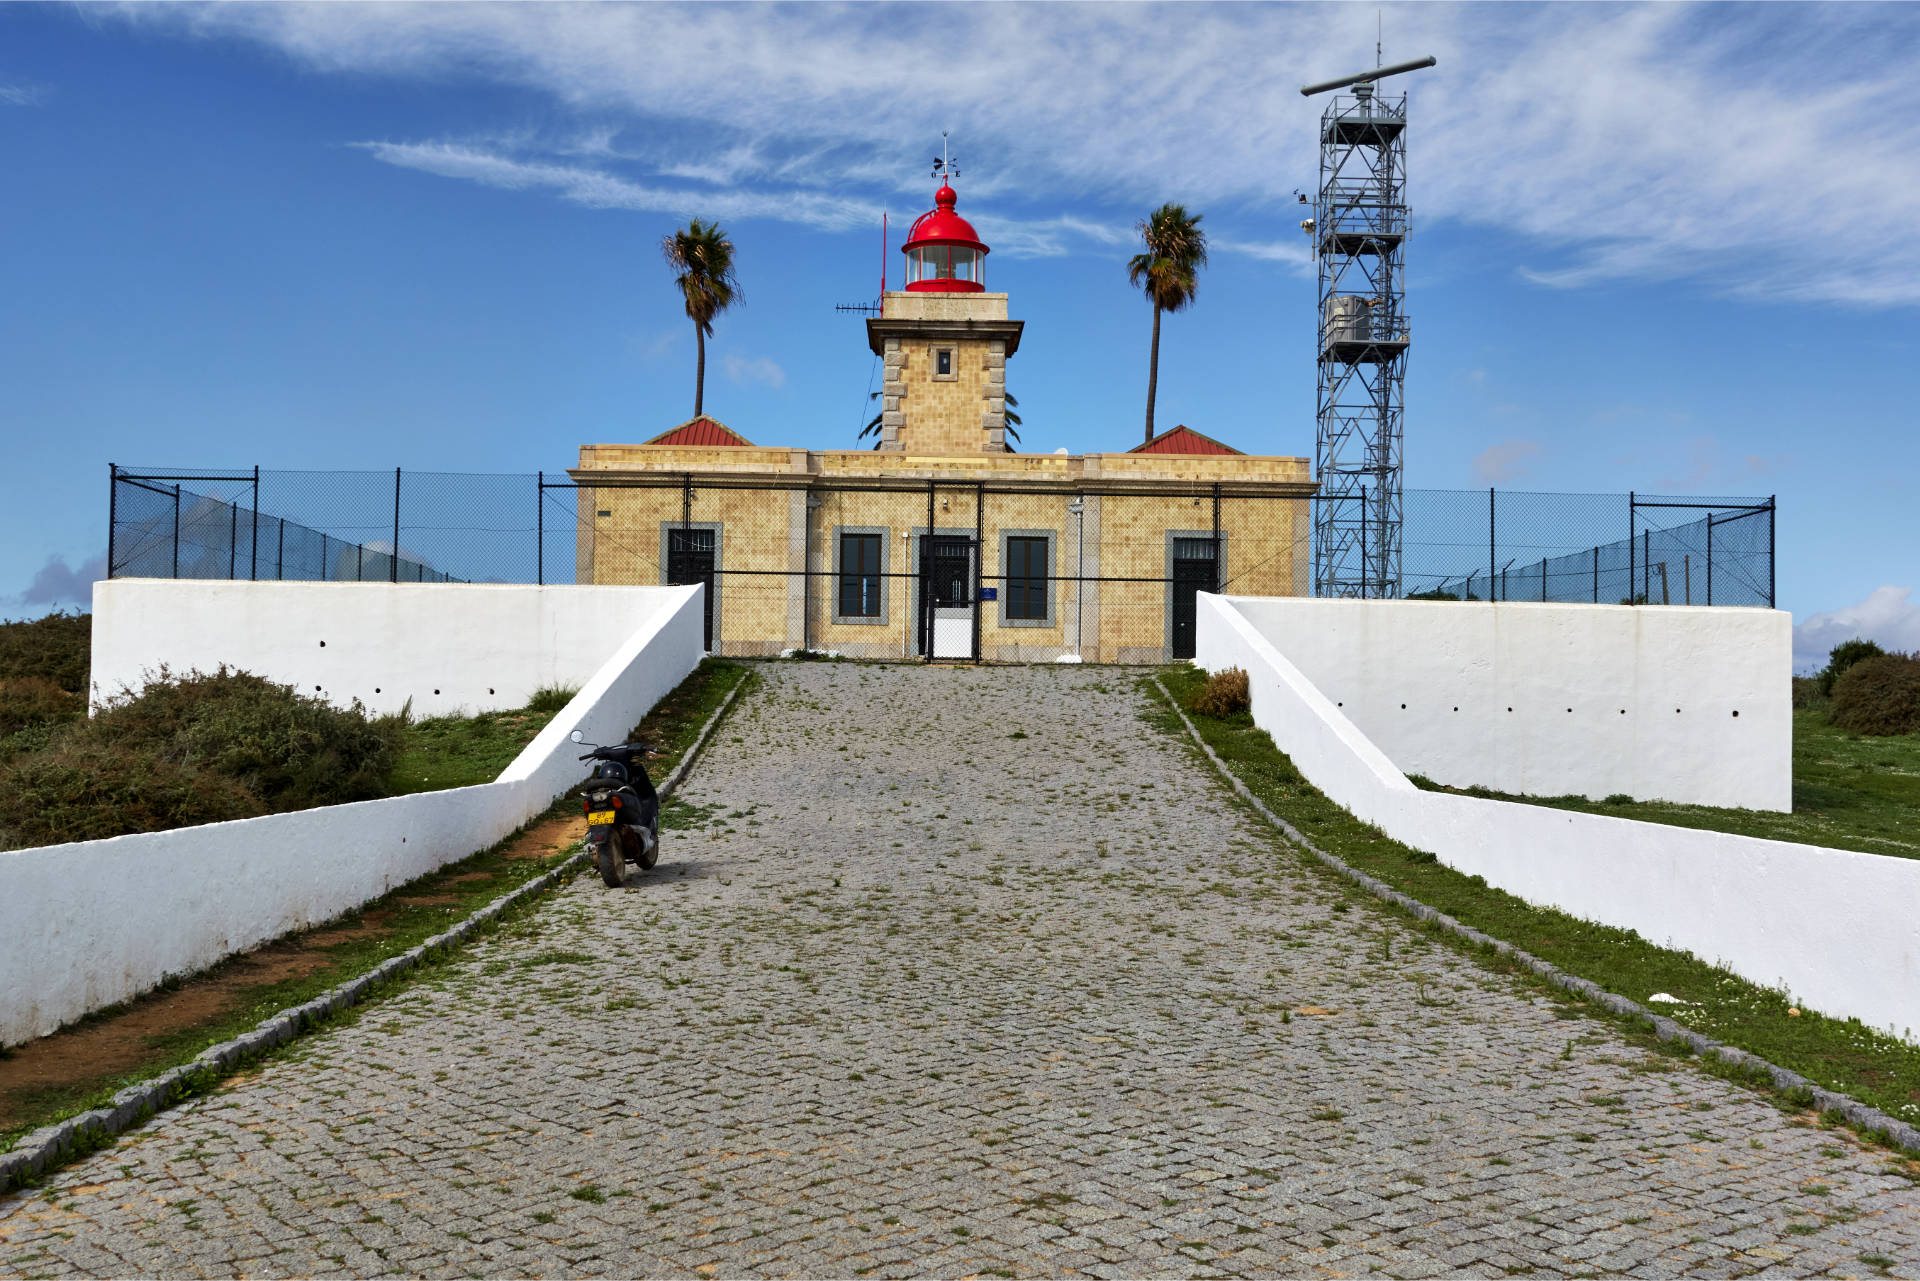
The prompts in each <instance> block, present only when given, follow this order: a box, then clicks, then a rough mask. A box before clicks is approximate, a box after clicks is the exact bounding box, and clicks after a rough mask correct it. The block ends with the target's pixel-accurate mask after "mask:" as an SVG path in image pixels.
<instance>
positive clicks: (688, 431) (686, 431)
mask: <svg viewBox="0 0 1920 1281" xmlns="http://www.w3.org/2000/svg"><path fill="white" fill-rule="evenodd" d="M646 443H647V444H649V445H749V446H750V445H752V444H753V442H752V441H750V440H748V439H747V438H746V437H745V436H742V435H741V434H740V433H739V432H737V431H735V430H734V429H733V428H731V427H729V426H727V425H726V424H725V423H723V422H721V421H719V420H718V419H716V418H709V417H707V416H706V415H705V414H702V415H700V417H698V418H689V419H687V421H685V422H683V423H681V424H680V425H679V426H678V427H674V428H671V429H669V430H667V431H663V432H661V433H660V434H659V435H658V436H655V437H654V438H653V439H652V440H650V441H648V442H646Z"/></svg>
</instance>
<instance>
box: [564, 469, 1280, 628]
mask: <svg viewBox="0 0 1920 1281" xmlns="http://www.w3.org/2000/svg"><path fill="white" fill-rule="evenodd" d="M1116 464H1117V465H1116ZM687 472H692V473H693V474H694V477H695V488H694V496H693V507H692V512H691V519H692V521H693V523H694V524H695V525H696V526H714V525H717V526H718V527H719V531H718V532H719V539H718V544H719V561H720V569H721V571H722V573H721V575H720V583H719V591H718V596H717V611H716V613H717V620H716V621H717V626H718V636H717V647H718V648H719V649H720V650H721V652H723V653H729V654H742V655H750V654H774V653H778V652H780V651H781V650H783V649H790V648H798V647H800V646H801V645H802V644H808V645H811V646H812V647H813V648H815V649H834V650H839V651H840V652H842V653H845V654H848V655H850V656H854V657H876V658H882V657H906V656H910V655H913V654H916V653H918V650H919V645H918V636H917V631H916V628H917V621H918V618H917V607H918V582H917V580H916V579H915V578H914V577H913V576H912V575H913V574H914V572H915V569H916V565H917V561H916V551H917V542H916V540H915V539H914V538H913V537H912V535H915V534H917V533H920V532H923V531H924V530H925V528H926V524H927V497H926V492H925V490H924V488H921V489H918V490H908V491H905V492H886V491H876V490H870V489H862V490H844V489H827V488H824V486H827V485H832V484H834V483H836V482H843V483H859V482H863V481H864V482H869V483H871V482H876V481H886V480H894V481H897V482H899V483H902V484H917V485H920V486H924V485H925V483H926V481H927V480H928V479H929V478H932V479H934V480H936V481H937V482H943V483H942V484H939V485H937V486H936V507H937V510H936V513H935V525H936V528H937V529H938V530H939V531H941V532H948V531H951V532H954V533H961V534H965V535H967V536H969V537H971V536H972V534H973V532H974V529H975V524H976V511H975V503H976V497H975V491H974V490H973V488H972V486H973V485H974V484H976V483H988V484H1002V485H1004V484H1009V483H1011V484H1016V485H1017V484H1025V485H1038V486H1040V488H1037V489H1032V490H1026V491H1022V492H1015V493H988V494H986V495H985V503H986V507H985V511H984V513H980V514H979V520H980V524H981V526H982V527H983V532H984V535H985V537H984V538H983V540H982V543H983V546H982V549H981V556H982V560H981V573H982V575H983V578H984V581H985V585H987V586H991V587H994V588H996V589H997V592H998V597H999V599H998V600H995V601H983V602H981V604H980V644H981V656H982V657H983V658H986V659H988V660H995V661H1048V660H1051V659H1053V658H1055V657H1058V656H1059V655H1060V654H1062V653H1068V652H1072V651H1073V650H1074V649H1075V648H1076V642H1077V648H1078V649H1079V652H1080V653H1081V654H1082V655H1083V656H1084V657H1085V658H1086V659H1087V660H1088V661H1092V662H1133V663H1138V662H1160V661H1164V660H1165V658H1166V657H1167V656H1168V655H1167V645H1168V616H1167V600H1168V596H1169V589H1168V586H1167V584H1166V583H1165V582H1164V581H1159V580H1164V579H1165V578H1166V577H1167V576H1168V573H1169V549H1168V536H1169V531H1174V532H1176V533H1177V532H1181V531H1186V532H1190V533H1194V534H1204V533H1206V532H1208V531H1210V530H1211V528H1212V522H1213V505H1212V498H1211V494H1210V493H1202V494H1201V495H1200V496H1199V498H1198V501H1197V502H1196V500H1195V495H1194V489H1195V486H1196V484H1200V485H1206V484H1210V483H1211V482H1212V481H1213V480H1214V479H1219V480H1221V481H1222V482H1224V483H1225V484H1226V488H1225V490H1224V493H1225V495H1226V496H1225V497H1223V499H1222V502H1221V513H1220V527H1221V533H1222V542H1223V556H1224V565H1223V567H1222V568H1223V571H1224V578H1225V581H1224V584H1223V586H1224V589H1225V590H1226V591H1229V592H1232V593H1236V594H1243V595H1256V596H1267V595H1301V594H1305V593H1306V592H1307V591H1308V590H1309V589H1310V581H1309V577H1308V564H1307V546H1308V543H1307V540H1308V537H1309V532H1310V529H1311V526H1312V515H1311V512H1310V510H1309V507H1310V504H1309V502H1308V501H1307V495H1309V494H1310V493H1311V488H1312V487H1311V486H1310V485H1308V484H1306V483H1305V481H1306V478H1307V464H1306V460H1304V459H1299V458H1281V457H1255V456H1238V455H1206V456H1193V457H1185V456H1169V455H1091V456H1085V457H1080V456H1071V457H1070V456H1065V455H1021V454H1001V455H987V454H982V453H977V452H976V453H972V454H959V455H944V456H943V455H938V454H926V455H914V454H902V453H874V452H870V451H865V450H857V451H856V450H848V451H828V452H814V453H809V452H808V451H804V450H788V449H768V448H758V447H756V448H753V449H741V448H719V447H715V448H706V449H679V448H671V447H660V446H639V445H628V446H621V445H595V446H586V447H583V448H582V450H581V466H580V467H579V468H577V469H575V471H574V473H573V475H574V477H575V479H576V480H578V481H580V482H581V483H582V485H583V488H582V489H581V490H580V494H579V502H580V506H579V511H580V516H581V527H580V557H579V566H580V577H581V580H582V581H584V582H594V583H640V584H655V583H659V582H662V581H664V578H663V570H664V567H665V559H666V551H665V548H666V540H665V536H664V534H663V528H664V527H665V526H667V525H678V524H679V522H680V520H681V515H682V513H681V505H682V487H681V477H682V475H683V474H685V473H687ZM596 474H607V475H609V476H610V477H618V478H620V479H622V480H626V481H629V482H634V481H647V480H657V481H659V482H661V484H660V486H659V487H657V488H633V487H627V486H616V485H602V486H593V485H592V483H591V482H592V481H593V479H594V478H595V476H596ZM749 479H752V480H755V481H757V482H758V483H761V484H776V483H777V484H780V485H783V486H785V488H781V489H764V488H763V489H744V488H726V487H725V485H726V483H727V482H735V483H739V482H743V481H747V480H749ZM1256 481H1258V482H1264V484H1263V485H1262V489H1261V491H1260V492H1261V494H1262V496H1258V497H1255V496H1248V495H1246V494H1244V493H1243V492H1236V487H1238V488H1239V489H1242V490H1243V489H1244V487H1245V486H1246V485H1247V484H1248V483H1249V482H1256ZM1076 482H1086V483H1089V484H1115V483H1122V482H1125V483H1126V484H1127V485H1128V488H1130V489H1133V488H1137V489H1138V490H1139V491H1140V492H1137V493H1136V492H1130V493H1126V494H1112V493H1108V494H1088V495H1086V497H1085V499H1084V504H1085V505H1084V515H1083V517H1082V518H1081V521H1080V522H1078V523H1077V522H1076V521H1075V519H1074V517H1073V516H1072V515H1071V514H1070V512H1069V511H1068V504H1069V503H1070V502H1071V501H1072V500H1073V498H1074V496H1075V490H1074V488H1073V486H1074V485H1075V483H1076ZM1168 491H1173V492H1168ZM809 498H811V499H813V500H814V502H815V503H816V505H815V506H813V507H811V508H809V507H808V500H809ZM603 511H604V512H607V513H609V514H608V515H605V516H602V515H600V514H599V513H600V512H603ZM1077 525H1078V526H1083V527H1084V537H1085V548H1084V550H1083V549H1081V548H1080V547H1079V546H1078V544H1077V539H1078V537H1079V533H1080V530H1079V528H1077ZM849 528H855V529H877V530H880V531H883V536H884V541H885V546H886V553H885V559H884V562H883V565H884V571H885V573H886V574H887V575H888V578H887V580H886V583H885V587H884V591H883V600H884V616H883V621H882V622H878V623H868V622H845V621H843V622H835V621H834V618H835V611H836V607H837V599H836V598H837V594H838V593H837V588H838V582H837V579H836V578H835V576H834V567H835V559H834V557H835V547H836V544H837V541H838V540H837V538H836V537H835V535H836V533H837V532H838V531H841V530H843V529H849ZM1009 530H1017V531H1022V532H1045V533H1047V534H1050V535H1051V537H1052V544H1051V547H1052V553H1053V563H1052V566H1051V573H1050V578H1051V580H1052V581H1051V582H1050V585H1049V595H1050V600H1051V617H1050V618H1048V619H1047V620H1045V622H1044V624H1043V625H1039V626H1031V625H1014V624H1013V623H1012V622H1011V621H1010V620H1005V619H1004V618H1003V610H1004V608H1005V606H1006V603H1007V598H1008V592H1007V590H1006V584H1005V582H1004V581H1003V580H1002V576H1003V575H1004V574H1005V572H1006V569H1007V567H1006V566H1005V565H1003V563H1002V548H1003V546H1004V541H1003V535H1004V534H1005V533H1006V532H1007V531H1009ZM803 567H805V568H806V569H808V570H810V571H811V574H810V576H809V577H808V578H807V579H806V581H805V583H804V586H803V583H802V578H801V575H800V574H799V572H798V571H800V570H801V569H802V568H803ZM743 570H751V571H761V572H755V573H740V572H736V571H743ZM769 571H770V572H769ZM1079 575H1084V576H1085V577H1087V578H1104V579H1108V580H1112V579H1150V580H1155V581H1149V582H1137V583H1131V582H1115V581H1103V582H1099V583H1087V584H1085V585H1081V584H1077V583H1074V582H1069V581H1061V580H1062V579H1063V578H1066V579H1072V578H1074V577H1076V576H1079ZM803 596H804V604H803Z"/></svg>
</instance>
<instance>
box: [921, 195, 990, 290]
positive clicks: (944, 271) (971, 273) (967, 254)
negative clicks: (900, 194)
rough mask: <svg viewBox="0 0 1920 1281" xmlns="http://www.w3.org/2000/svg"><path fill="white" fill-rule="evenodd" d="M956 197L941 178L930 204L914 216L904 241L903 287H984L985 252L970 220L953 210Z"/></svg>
mask: <svg viewBox="0 0 1920 1281" xmlns="http://www.w3.org/2000/svg"><path fill="white" fill-rule="evenodd" d="M958 200H959V197H958V196H956V195H955V194H954V190H953V188H952V187H951V186H950V185H948V184H947V183H945V182H942V183H941V184H940V190H938V191H936V192H934V193H933V203H934V208H933V210H932V211H931V212H929V213H923V214H921V215H920V217H919V218H917V219H915V220H914V224H913V228H912V230H910V231H908V232H907V243H906V244H904V245H901V246H900V252H901V253H903V254H905V255H906V256H907V288H908V289H909V290H910V291H912V292H915V293H926V294H977V293H984V292H985V291H986V288H987V282H986V266H987V254H988V253H990V252H992V251H991V250H989V249H988V248H987V246H986V244H985V243H984V242H982V241H981V239H980V236H979V233H977V232H976V231H974V229H973V224H972V223H970V222H968V221H967V220H966V219H965V218H962V217H961V216H960V215H959V214H957V213H955V212H954V211H953V206H954V204H955V203H956V202H957V201H958Z"/></svg>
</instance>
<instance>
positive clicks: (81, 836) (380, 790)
mask: <svg viewBox="0 0 1920 1281" xmlns="http://www.w3.org/2000/svg"><path fill="white" fill-rule="evenodd" d="M402 732H403V726H402V722H401V719H400V718H398V717H380V718H374V719H370V718H369V717H368V716H367V714H366V712H365V710H364V709H363V708H362V707H361V706H360V705H359V704H358V703H355V704H354V705H353V707H351V708H350V709H346V710H342V709H340V708H336V707H333V706H331V705H329V704H328V703H326V702H324V701H322V700H320V699H317V698H309V697H306V696H305V695H303V694H300V693H299V692H298V691H296V690H294V689H293V688H292V687H291V686H287V685H276V684H274V683H273V682H272V681H268V680H265V679H263V678H261V677H258V676H254V675H252V674H251V673H248V672H236V671H229V670H227V669H226V668H222V669H220V670H219V671H217V672H215V673H213V674H212V675H201V674H197V673H196V674H193V675H189V676H182V677H176V676H173V675H172V674H170V673H168V672H166V671H164V670H163V671H162V672H161V673H160V675H159V676H158V678H156V679H154V680H151V681H149V682H148V683H147V685H146V687H145V688H143V689H141V690H140V691H139V692H138V693H123V694H122V695H121V696H119V697H118V698H115V699H113V700H111V701H110V702H109V703H108V704H107V705H106V706H105V707H103V708H102V709H101V710H100V711H99V713H98V714H97V715H95V716H94V717H93V718H92V719H90V720H76V721H74V722H72V723H71V724H67V725H63V726H59V727H58V728H57V729H55V730H54V731H53V732H52V733H51V734H48V735H45V736H44V737H42V738H40V739H39V741H37V742H35V743H32V744H30V746H31V747H32V748H33V750H31V751H12V750H11V748H12V746H13V745H14V744H15V743H16V741H18V740H21V739H22V738H23V737H34V735H33V733H32V731H28V730H23V731H21V732H20V734H17V735H15V736H14V737H13V738H9V739H7V740H6V745H7V747H8V748H9V750H8V751H7V752H5V753H0V755H4V756H5V758H6V759H5V762H4V764H0V835H4V836H5V838H6V840H7V841H8V842H9V843H12V844H22V843H25V844H45V843H48V842H51V841H69V840H87V839H92V838H95V837H99V836H114V835H119V834H121V833H125V832H148V831H158V830H162V829H165V828H172V827H182V826H188V825H191V824H195V823H213V822H219V821H221V820H223V819H229V818H244V817H247V816H249V815H253V814H266V813H274V812H278V811H284V810H296V809H307V808H310V807H312V806H316V805H335V804H339V803H341V802H344V801H358V800H368V799H371V798H373V797H377V796H385V795H386V794H387V780H388V776H389V775H390V774H391V773H392V770H393V765H394V761H395V760H396V759H397V757H398V755H399V750H400V744H401V736H402Z"/></svg>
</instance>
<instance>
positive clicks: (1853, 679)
mask: <svg viewBox="0 0 1920 1281" xmlns="http://www.w3.org/2000/svg"><path fill="white" fill-rule="evenodd" d="M1836 652H1838V651H1836ZM1831 715H1832V717H1833V723H1834V724H1835V725H1838V726H1839V727H1840V728H1841V729H1844V730H1847V731H1849V732H1850V733H1854V734H1916V733H1920V656H1916V655H1913V654H1880V655H1878V656H1875V657H1871V658H1863V659H1860V660H1858V661H1856V662H1854V663H1852V664H1849V665H1848V667H1847V668H1846V670H1845V671H1843V672H1842V673H1841V674H1840V678H1839V679H1838V680H1836V681H1835V682H1834V683H1833V710H1832V713H1831Z"/></svg>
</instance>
